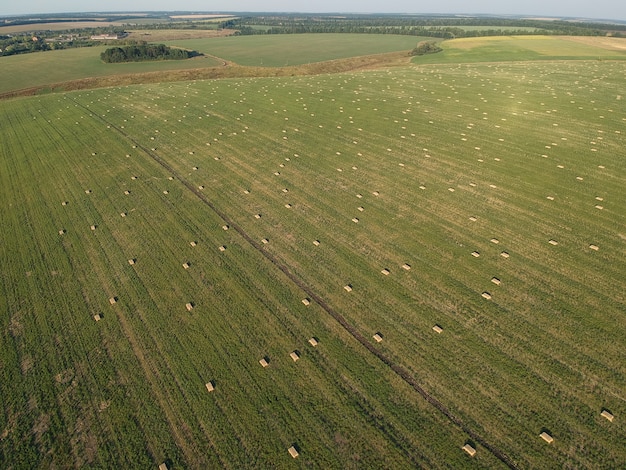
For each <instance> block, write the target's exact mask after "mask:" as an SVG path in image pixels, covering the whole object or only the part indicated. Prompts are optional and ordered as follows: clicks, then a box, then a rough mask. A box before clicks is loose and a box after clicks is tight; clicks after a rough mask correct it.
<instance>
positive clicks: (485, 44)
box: [413, 36, 626, 64]
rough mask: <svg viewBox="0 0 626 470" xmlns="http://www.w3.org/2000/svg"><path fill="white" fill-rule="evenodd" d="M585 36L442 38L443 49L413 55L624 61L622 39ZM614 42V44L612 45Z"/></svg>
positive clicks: (426, 59) (426, 60)
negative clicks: (576, 38) (585, 39)
mask: <svg viewBox="0 0 626 470" xmlns="http://www.w3.org/2000/svg"><path fill="white" fill-rule="evenodd" d="M603 41H605V40H604V39H603V38H589V39H588V44H584V43H580V42H578V43H573V41H572V38H568V37H553V36H503V37H483V38H462V39H453V40H449V41H444V42H442V43H441V44H440V45H441V47H442V48H443V52H441V53H438V54H431V55H425V56H420V57H416V58H415V59H413V62H415V63H419V64H441V63H458V62H463V63H468V62H511V61H526V60H590V59H592V60H625V59H626V39H617V38H612V39H610V40H609V44H608V45H607V44H604V43H603ZM615 45H617V47H616V46H615Z"/></svg>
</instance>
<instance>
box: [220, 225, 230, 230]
mask: <svg viewBox="0 0 626 470" xmlns="http://www.w3.org/2000/svg"><path fill="white" fill-rule="evenodd" d="M229 228H230V227H229V226H228V225H222V230H228V229H229Z"/></svg>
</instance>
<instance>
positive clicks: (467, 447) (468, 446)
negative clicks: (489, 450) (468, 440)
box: [462, 444, 476, 457]
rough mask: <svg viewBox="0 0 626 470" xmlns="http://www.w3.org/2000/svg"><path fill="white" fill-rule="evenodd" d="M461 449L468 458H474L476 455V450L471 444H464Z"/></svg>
mask: <svg viewBox="0 0 626 470" xmlns="http://www.w3.org/2000/svg"><path fill="white" fill-rule="evenodd" d="M462 449H463V450H464V451H465V452H467V454H468V455H469V456H470V457H474V455H476V449H474V447H473V446H472V445H471V444H465V445H464V446H463V447H462Z"/></svg>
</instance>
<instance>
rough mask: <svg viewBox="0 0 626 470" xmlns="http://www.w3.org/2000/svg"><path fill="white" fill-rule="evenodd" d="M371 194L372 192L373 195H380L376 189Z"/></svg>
mask: <svg viewBox="0 0 626 470" xmlns="http://www.w3.org/2000/svg"><path fill="white" fill-rule="evenodd" d="M372 194H373V195H374V196H380V193H379V192H378V191H374V192H373V193H372Z"/></svg>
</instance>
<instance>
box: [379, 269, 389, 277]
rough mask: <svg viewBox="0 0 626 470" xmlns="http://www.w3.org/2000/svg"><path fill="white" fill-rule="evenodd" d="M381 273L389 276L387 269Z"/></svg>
mask: <svg viewBox="0 0 626 470" xmlns="http://www.w3.org/2000/svg"><path fill="white" fill-rule="evenodd" d="M381 273H383V274H384V275H385V276H389V270H388V269H387V268H385V269H383V270H382V271H381Z"/></svg>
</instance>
